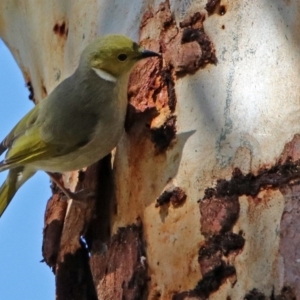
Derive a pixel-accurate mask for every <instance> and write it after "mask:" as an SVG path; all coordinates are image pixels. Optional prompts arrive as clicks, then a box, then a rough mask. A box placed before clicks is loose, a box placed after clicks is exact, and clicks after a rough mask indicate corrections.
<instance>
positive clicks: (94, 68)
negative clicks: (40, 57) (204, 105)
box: [0, 35, 158, 216]
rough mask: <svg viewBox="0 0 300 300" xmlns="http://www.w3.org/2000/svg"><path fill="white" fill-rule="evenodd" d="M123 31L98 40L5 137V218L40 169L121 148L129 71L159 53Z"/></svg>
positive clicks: (59, 168)
mask: <svg viewBox="0 0 300 300" xmlns="http://www.w3.org/2000/svg"><path fill="white" fill-rule="evenodd" d="M157 55H158V54H157V53H155V52H151V51H148V50H143V49H141V48H140V47H139V46H138V45H137V44H136V43H134V42H133V41H132V40H130V39H129V38H127V37H126V36H122V35H108V36H105V37H102V38H98V39H97V40H95V41H94V42H93V43H91V44H90V45H88V46H87V47H86V48H85V50H84V51H83V53H82V55H81V57H80V61H79V66H78V67H77V69H76V70H75V72H74V73H73V75H71V76H70V77H68V78H67V79H65V80H64V81H62V82H61V83H60V84H59V85H58V86H57V87H56V88H55V89H54V90H53V91H52V93H51V94H50V95H49V96H48V97H47V98H46V99H44V100H43V101H41V102H40V103H39V104H37V105H36V106H35V107H34V108H33V109H32V110H31V111H30V112H29V113H27V115H25V116H24V117H23V118H22V119H21V121H20V122H19V123H18V124H17V125H16V126H15V127H14V128H13V129H12V131H11V132H10V133H9V134H8V135H7V137H6V138H5V139H4V140H3V142H2V143H1V146H0V154H2V153H3V152H4V151H6V150H7V152H6V155H5V159H4V160H3V161H2V162H1V163H0V171H3V170H7V169H9V170H10V171H9V175H8V177H7V179H6V181H5V182H4V184H3V185H2V187H1V188H0V216H1V215H2V213H3V212H4V210H5V209H6V207H7V205H8V204H9V202H10V201H11V199H12V197H13V196H14V194H15V193H16V191H17V190H18V188H19V187H20V186H21V185H22V184H23V183H24V182H25V181H26V180H28V179H29V178H30V177H31V176H32V175H33V174H34V173H35V172H36V171H37V170H44V171H48V172H66V171H73V170H77V169H81V168H83V167H86V166H89V165H91V164H92V163H94V162H96V161H98V160H99V159H101V158H102V157H104V156H105V155H107V154H108V153H110V152H111V150H112V149H113V148H114V147H116V145H117V143H118V141H119V139H120V137H121V135H122V132H123V127H124V120H125V115H126V108H127V86H128V79H129V75H130V72H131V70H132V68H133V67H134V65H135V64H136V63H137V61H139V60H140V59H142V58H146V57H151V56H157Z"/></svg>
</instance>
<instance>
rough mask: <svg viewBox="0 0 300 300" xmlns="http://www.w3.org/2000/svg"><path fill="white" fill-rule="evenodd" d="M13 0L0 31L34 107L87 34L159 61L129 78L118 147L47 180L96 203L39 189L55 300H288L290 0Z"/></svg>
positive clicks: (291, 260) (295, 114)
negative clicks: (154, 54) (123, 42)
mask: <svg viewBox="0 0 300 300" xmlns="http://www.w3.org/2000/svg"><path fill="white" fill-rule="evenodd" d="M35 1H36V2H35ZM25 2H26V1H25ZM25 2H22V3H23V5H21V4H20V3H19V2H18V1H9V0H3V1H2V2H1V3H0V35H1V37H2V38H3V39H4V40H5V42H6V43H7V45H8V46H9V47H10V49H11V50H12V52H13V54H14V55H15V57H16V60H17V61H18V63H19V65H20V67H21V68H22V70H23V74H24V78H25V81H26V83H27V86H28V89H29V91H30V96H29V98H30V99H31V100H33V101H34V102H38V101H41V99H42V98H44V97H45V96H46V95H47V94H49V93H50V92H51V90H52V89H53V87H54V86H56V85H57V84H58V83H59V82H60V81H61V80H63V79H64V78H65V77H66V76H67V75H69V74H70V73H71V72H72V71H73V70H74V68H75V67H76V65H77V62H78V57H79V54H80V52H81V50H82V49H83V47H84V46H85V45H86V44H87V43H88V42H90V41H91V40H93V38H94V36H96V35H103V34H106V33H111V32H122V33H124V34H129V35H131V37H132V38H133V39H135V40H137V41H138V39H139V41H140V43H141V44H142V45H143V46H145V47H146V48H149V49H151V50H154V51H159V52H161V53H162V59H156V58H155V59H149V60H147V61H144V62H142V63H141V64H140V65H139V66H138V67H137V68H136V69H135V70H134V72H133V73H132V76H131V79H130V84H129V87H128V102H129V105H128V113H127V118H126V124H125V130H126V132H125V134H124V136H123V137H122V139H121V141H120V143H119V144H118V147H117V149H116V150H115V151H114V152H113V153H112V155H111V156H108V157H106V158H104V159H103V160H101V161H100V162H98V163H97V164H95V165H93V166H90V167H89V168H87V170H85V171H80V172H79V173H78V172H73V173H70V174H64V175H63V176H62V180H63V181H64V184H65V185H66V186H67V187H70V188H72V189H77V190H80V189H82V188H85V189H91V190H93V191H94V192H95V194H96V196H95V197H94V198H90V199H87V200H86V201H82V202H75V201H72V202H66V201H63V200H61V194H60V193H59V191H58V190H57V189H56V188H55V186H54V187H53V197H52V198H51V199H50V200H49V202H48V205H47V208H46V213H45V227H44V242H43V249H42V250H43V256H44V259H45V262H46V263H47V264H48V265H49V266H50V267H51V268H52V270H53V272H54V274H55V276H56V293H57V299H59V300H63V299H97V298H98V299H113V300H115V299H116V300H118V299H120V300H123V299H126V300H130V299H142V300H143V299H145V300H146V299H149V300H150V299H151V300H159V299H160V300H169V299H173V300H188V299H189V300H191V299H203V300H204V299H211V300H219V299H227V300H239V299H248V300H254V299H261V300H263V299H270V300H283V299H285V300H291V299H300V296H299V295H300V271H299V270H300V267H299V257H300V250H299V246H298V245H299V243H300V234H299V233H298V231H299V230H298V228H299V226H300V222H299V190H300V187H299V182H300V181H299V178H300V136H299V132H300V122H299V94H300V88H299V74H300V65H299V61H300V54H299V53H300V52H299V51H298V49H299V44H300V38H299V19H300V18H299V12H300V4H299V1H296V0H289V1H281V0H274V1H268V0H266V1H252V0H237V1H226V0H224V1H223V0H209V1H206V0H195V1H175V0H174V1H173V0H169V1H168V0H166V1H147V0H143V1H136V2H132V4H131V3H130V4H129V3H128V2H126V3H125V2H124V3H122V2H120V1H117V0H100V1H92V0H90V1H87V2H86V1H85V2H84V3H83V2H82V3H81V2H80V1H78V2H76V3H73V2H71V1H56V0H52V1H48V2H47V3H46V2H45V3H44V2H43V3H41V2H38V1H37V0H32V3H27V2H26V3H25ZM49 3H51V4H49ZM16 4H18V5H16ZM49 5H50V6H51V7H50V6H49ZM33 7H34V9H33ZM45 13H47V14H49V17H48V18H47V22H39V26H40V27H41V28H39V30H38V31H35V30H34V29H32V28H34V26H29V24H31V22H32V20H35V19H34V18H35V17H36V18H37V17H38V16H44V15H45ZM20 16H22V18H21V17H20ZM1 17H2V18H1ZM16 20H20V21H19V22H17V21H16ZM24 20H26V21H24ZM25 25H26V26H27V27H26V26H25ZM12 27H13V28H18V30H19V31H20V33H19V35H16V34H12V35H10V34H9V30H8V28H12ZM25 28H27V31H26V30H25ZM20 35H21V36H22V39H20V38H19V36H20ZM16 36H17V38H16ZM32 36H36V43H37V45H35V47H34V48H32V44H34V43H32V41H31V38H32ZM28 49H32V51H28ZM37 49H38V51H37ZM41 53H42V54H43V55H42V56H41Z"/></svg>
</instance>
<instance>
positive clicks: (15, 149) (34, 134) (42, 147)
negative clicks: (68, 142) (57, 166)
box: [0, 126, 73, 171]
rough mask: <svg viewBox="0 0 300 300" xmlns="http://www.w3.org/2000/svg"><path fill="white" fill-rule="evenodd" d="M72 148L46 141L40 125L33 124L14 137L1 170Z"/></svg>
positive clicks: (64, 152)
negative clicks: (42, 135) (41, 133)
mask: <svg viewBox="0 0 300 300" xmlns="http://www.w3.org/2000/svg"><path fill="white" fill-rule="evenodd" d="M72 150H73V149H70V147H63V146H62V145H57V144H51V143H46V142H45V141H43V140H42V139H41V136H40V130H39V127H38V126H31V127H30V128H28V129H27V130H25V132H24V133H22V134H19V135H18V136H17V137H15V138H14V140H13V143H12V144H11V146H10V147H9V148H8V151H7V153H6V156H5V159H4V160H3V161H2V162H0V171H3V170H6V169H10V168H15V167H18V166H22V165H26V164H28V163H31V162H34V161H39V160H44V159H49V158H52V157H54V156H59V155H63V154H66V153H69V152H70V151H72Z"/></svg>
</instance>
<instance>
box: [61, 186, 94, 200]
mask: <svg viewBox="0 0 300 300" xmlns="http://www.w3.org/2000/svg"><path fill="white" fill-rule="evenodd" d="M63 193H64V196H63V197H62V199H63V200H68V199H72V200H75V201H84V200H87V199H88V198H94V197H96V193H95V192H94V191H92V190H89V189H83V190H80V191H78V192H71V191H70V190H67V189H65V190H64V191H63Z"/></svg>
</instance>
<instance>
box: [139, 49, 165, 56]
mask: <svg viewBox="0 0 300 300" xmlns="http://www.w3.org/2000/svg"><path fill="white" fill-rule="evenodd" d="M153 56H158V57H160V56H161V54H159V53H157V52H153V51H150V50H145V49H143V50H142V51H141V56H140V58H148V57H153Z"/></svg>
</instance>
